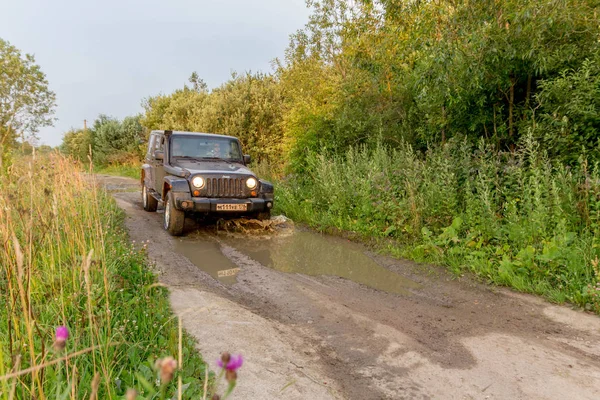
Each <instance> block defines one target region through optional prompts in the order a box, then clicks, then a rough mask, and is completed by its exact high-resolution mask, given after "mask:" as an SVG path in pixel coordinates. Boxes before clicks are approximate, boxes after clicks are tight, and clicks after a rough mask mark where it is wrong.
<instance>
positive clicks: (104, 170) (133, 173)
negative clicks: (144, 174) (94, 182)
mask: <svg viewBox="0 0 600 400" xmlns="http://www.w3.org/2000/svg"><path fill="white" fill-rule="evenodd" d="M96 173H98V174H106V175H115V176H125V177H128V178H134V179H139V178H140V166H139V165H131V164H112V165H108V166H104V167H100V168H98V169H97V170H96Z"/></svg>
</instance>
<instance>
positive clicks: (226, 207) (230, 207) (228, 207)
mask: <svg viewBox="0 0 600 400" xmlns="http://www.w3.org/2000/svg"><path fill="white" fill-rule="evenodd" d="M247 209H248V204H217V211H246V210H247Z"/></svg>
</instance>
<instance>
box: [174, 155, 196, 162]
mask: <svg viewBox="0 0 600 400" xmlns="http://www.w3.org/2000/svg"><path fill="white" fill-rule="evenodd" d="M173 158H182V159H184V160H194V161H200V160H201V159H202V158H201V157H192V156H173Z"/></svg>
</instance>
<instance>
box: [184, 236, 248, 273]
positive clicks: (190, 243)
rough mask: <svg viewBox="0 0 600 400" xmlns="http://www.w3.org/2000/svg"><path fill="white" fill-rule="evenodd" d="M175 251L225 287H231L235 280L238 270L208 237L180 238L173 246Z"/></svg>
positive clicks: (219, 247)
mask: <svg viewBox="0 0 600 400" xmlns="http://www.w3.org/2000/svg"><path fill="white" fill-rule="evenodd" d="M175 251H176V252H178V253H180V254H183V255H184V256H186V257H187V258H188V260H190V261H191V262H192V263H194V264H195V265H196V266H197V267H199V268H200V269H201V270H203V271H204V272H206V273H208V274H209V275H210V276H212V277H213V278H215V279H216V280H218V281H219V282H221V283H223V284H225V285H232V284H234V283H235V282H236V280H237V278H236V276H237V274H238V272H239V271H240V268H239V267H238V266H237V265H236V264H235V263H234V262H233V261H231V260H230V259H229V258H227V257H225V255H223V253H222V252H221V246H220V245H219V243H217V242H216V241H214V240H211V239H210V238H208V237H202V236H199V237H185V238H181V239H179V240H178V241H177V242H176V244H175Z"/></svg>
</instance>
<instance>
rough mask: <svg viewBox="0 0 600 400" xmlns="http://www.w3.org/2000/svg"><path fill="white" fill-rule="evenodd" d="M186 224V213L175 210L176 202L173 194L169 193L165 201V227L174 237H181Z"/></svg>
mask: <svg viewBox="0 0 600 400" xmlns="http://www.w3.org/2000/svg"><path fill="white" fill-rule="evenodd" d="M184 223H185V212H183V211H181V210H178V209H176V208H175V200H174V199H173V195H172V194H171V192H168V193H167V198H166V199H165V214H164V222H163V227H164V228H165V230H166V231H167V232H169V233H170V234H171V235H172V236H181V234H182V233H183V225H184Z"/></svg>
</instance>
